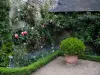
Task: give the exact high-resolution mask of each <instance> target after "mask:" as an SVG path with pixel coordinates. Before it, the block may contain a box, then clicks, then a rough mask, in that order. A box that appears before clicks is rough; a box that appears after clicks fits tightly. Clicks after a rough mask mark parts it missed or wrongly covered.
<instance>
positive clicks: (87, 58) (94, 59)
mask: <svg viewBox="0 0 100 75" xmlns="http://www.w3.org/2000/svg"><path fill="white" fill-rule="evenodd" d="M79 58H80V59H84V60H90V61H96V62H100V56H91V55H84V56H80V57H79Z"/></svg>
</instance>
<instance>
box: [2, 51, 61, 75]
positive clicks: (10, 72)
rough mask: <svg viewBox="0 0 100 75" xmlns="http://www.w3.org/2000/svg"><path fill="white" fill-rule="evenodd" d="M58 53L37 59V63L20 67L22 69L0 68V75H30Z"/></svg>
mask: <svg viewBox="0 0 100 75" xmlns="http://www.w3.org/2000/svg"><path fill="white" fill-rule="evenodd" d="M59 53H60V51H56V52H54V53H52V54H50V55H48V56H47V57H45V58H41V59H39V60H38V61H37V62H34V63H33V64H31V65H29V66H26V67H22V68H13V69H12V68H2V67H0V75H30V74H31V73H32V72H33V71H35V70H37V69H38V68H40V67H41V66H43V65H45V64H47V63H48V62H50V61H51V60H52V59H54V58H55V57H57V56H58V55H59Z"/></svg>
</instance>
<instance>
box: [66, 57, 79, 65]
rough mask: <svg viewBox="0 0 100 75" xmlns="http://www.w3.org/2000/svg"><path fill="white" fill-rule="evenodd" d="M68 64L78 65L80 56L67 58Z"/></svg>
mask: <svg viewBox="0 0 100 75" xmlns="http://www.w3.org/2000/svg"><path fill="white" fill-rule="evenodd" d="M65 58H66V63H68V64H77V63H78V56H65Z"/></svg>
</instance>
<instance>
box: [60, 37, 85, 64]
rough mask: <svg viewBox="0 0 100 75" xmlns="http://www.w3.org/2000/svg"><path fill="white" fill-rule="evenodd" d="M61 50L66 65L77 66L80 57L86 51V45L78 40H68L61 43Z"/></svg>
mask: <svg viewBox="0 0 100 75" xmlns="http://www.w3.org/2000/svg"><path fill="white" fill-rule="evenodd" d="M60 49H61V50H62V51H63V52H64V55H65V57H66V63H70V64H77V61H78V56H79V55H82V54H83V53H84V51H85V45H84V43H83V42H82V41H81V40H79V39H77V38H67V39H65V40H63V41H62V42H61V45H60Z"/></svg>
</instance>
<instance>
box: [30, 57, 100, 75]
mask: <svg viewBox="0 0 100 75" xmlns="http://www.w3.org/2000/svg"><path fill="white" fill-rule="evenodd" d="M31 75H100V63H98V62H93V61H88V60H79V63H78V65H67V64H65V58H64V57H58V58H56V59H55V60H53V61H51V62H50V63H48V64H47V65H45V66H44V67H42V68H40V69H38V70H37V71H36V72H34V73H32V74H31Z"/></svg>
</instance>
